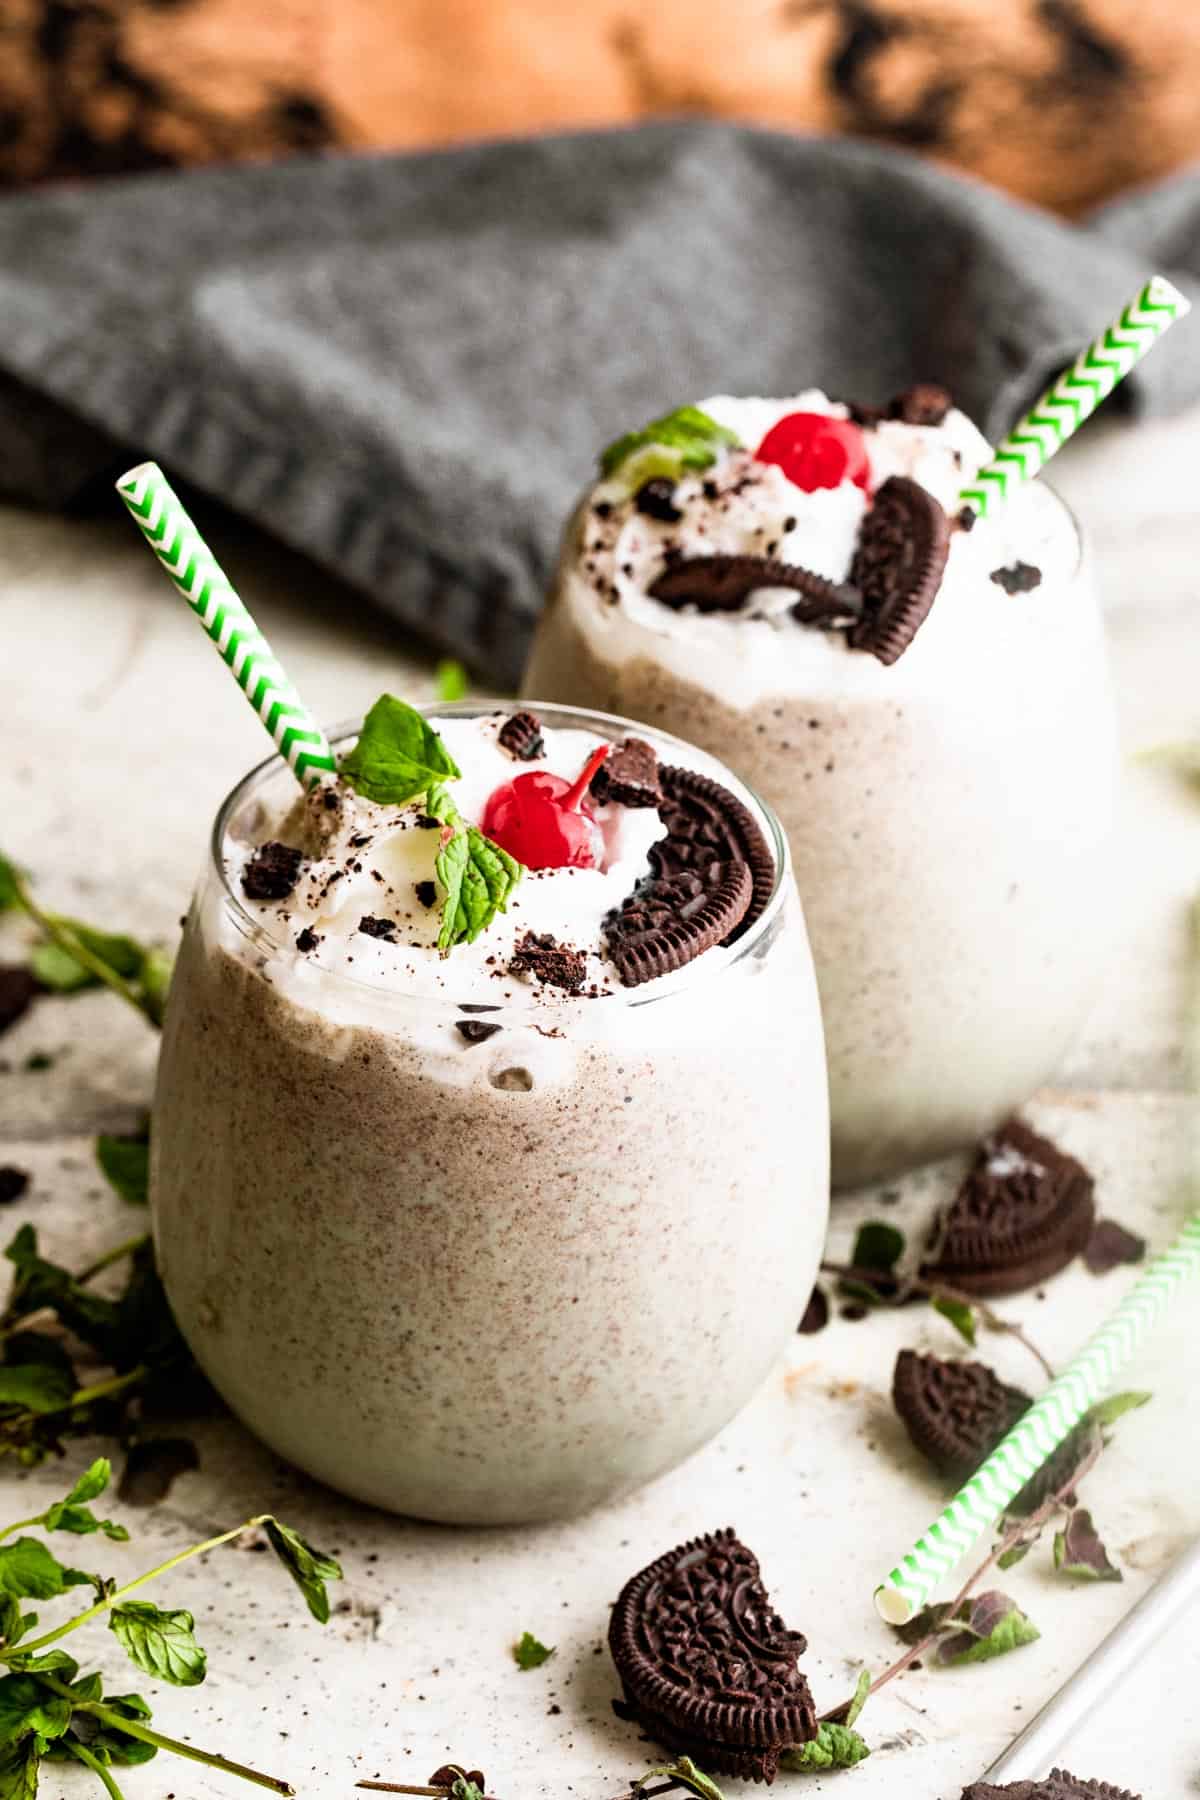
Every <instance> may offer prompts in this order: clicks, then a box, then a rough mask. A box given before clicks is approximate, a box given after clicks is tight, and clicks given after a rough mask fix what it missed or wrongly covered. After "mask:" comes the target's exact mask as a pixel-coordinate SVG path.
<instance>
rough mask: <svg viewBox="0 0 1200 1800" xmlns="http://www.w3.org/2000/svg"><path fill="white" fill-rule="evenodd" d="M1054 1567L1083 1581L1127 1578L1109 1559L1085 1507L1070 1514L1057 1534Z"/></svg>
mask: <svg viewBox="0 0 1200 1800" xmlns="http://www.w3.org/2000/svg"><path fill="white" fill-rule="evenodd" d="M1054 1567H1055V1568H1056V1569H1057V1570H1058V1572H1059V1574H1060V1575H1071V1576H1074V1577H1075V1578H1076V1579H1077V1580H1079V1581H1123V1580H1124V1579H1125V1577H1124V1576H1123V1575H1122V1574H1121V1571H1120V1569H1118V1568H1116V1567H1114V1565H1113V1564H1112V1563H1111V1562H1110V1561H1109V1560H1108V1551H1107V1550H1106V1549H1105V1548H1104V1545H1103V1544H1102V1543H1101V1542H1100V1534H1099V1533H1098V1532H1097V1530H1096V1527H1095V1525H1094V1524H1093V1523H1092V1515H1091V1513H1090V1512H1089V1511H1088V1510H1087V1508H1086V1507H1085V1506H1077V1507H1075V1508H1074V1509H1073V1510H1072V1511H1071V1512H1069V1513H1068V1514H1067V1522H1066V1525H1065V1526H1064V1527H1063V1529H1062V1530H1061V1531H1057V1532H1055V1534H1054Z"/></svg>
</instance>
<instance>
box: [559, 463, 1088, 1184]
mask: <svg viewBox="0 0 1200 1800" xmlns="http://www.w3.org/2000/svg"><path fill="white" fill-rule="evenodd" d="M1036 505H1037V508H1038V514H1037V516H1038V519H1039V521H1040V525H1041V528H1042V529H1043V530H1044V532H1045V534H1046V536H1047V537H1048V538H1049V539H1051V540H1053V539H1054V538H1056V537H1059V534H1062V535H1061V538H1060V544H1061V547H1062V548H1063V550H1064V551H1065V552H1066V553H1065V554H1064V555H1063V556H1061V557H1060V558H1059V559H1058V562H1059V565H1060V567H1059V571H1058V573H1057V574H1055V573H1054V572H1053V570H1052V569H1049V568H1048V569H1047V572H1046V574H1045V575H1044V577H1043V580H1042V583H1041V585H1040V586H1039V587H1038V588H1037V589H1036V590H1035V591H1033V592H1029V593H1012V592H1005V591H1004V590H1003V588H1002V587H1001V586H1000V585H998V584H997V580H996V576H997V575H998V574H1002V573H1006V571H995V572H989V570H988V567H987V562H986V560H984V561H982V562H980V560H979V557H978V555H976V553H975V547H974V545H972V544H970V542H968V546H967V547H965V548H964V551H963V555H964V556H966V557H967V558H968V560H967V561H966V562H965V564H964V563H963V562H962V560H961V558H960V564H959V567H958V568H957V570H956V574H955V583H954V589H953V592H952V593H949V592H947V593H945V594H943V595H942V596H940V597H939V599H938V600H937V601H936V602H935V604H934V607H933V610H932V612H931V614H930V616H929V619H928V621H927V622H926V623H925V624H924V625H923V626H922V627H921V630H920V631H919V632H918V634H917V636H916V638H915V639H914V641H913V643H912V646H911V647H910V648H909V649H908V650H907V651H906V652H905V654H904V655H903V656H902V657H901V658H900V660H899V661H898V662H897V663H896V664H895V665H894V666H893V667H891V668H884V667H882V666H881V665H880V664H879V663H878V662H877V661H876V660H875V658H874V657H872V656H870V655H868V654H866V653H864V652H852V651H846V650H845V649H844V648H843V647H842V646H840V644H839V645H837V646H834V645H833V644H832V643H831V640H829V639H828V638H827V637H826V636H825V634H824V633H821V632H817V631H794V632H792V633H790V634H788V635H786V636H785V634H782V633H778V632H774V631H773V630H772V628H771V626H770V625H768V624H767V623H765V622H764V621H753V622H752V621H744V620H739V619H736V618H728V617H720V616H712V617H709V618H705V619H702V620H698V621H696V623H695V627H694V628H689V629H692V630H693V636H692V637H691V639H690V640H688V639H686V638H685V637H684V636H683V634H682V633H681V631H680V629H679V626H678V621H677V620H676V619H675V617H674V615H668V614H667V613H666V611H665V609H664V611H663V619H662V628H661V630H656V629H654V628H652V627H650V626H649V625H647V623H646V622H645V621H644V620H643V621H633V620H630V619H629V618H627V617H624V616H623V615H622V611H621V609H620V608H618V607H616V606H610V605H605V604H604V603H603V602H602V601H600V600H598V599H597V596H596V593H595V590H594V588H592V587H590V586H589V585H588V584H587V583H586V582H585V581H583V580H580V579H577V578H576V575H575V573H574V571H575V570H576V568H577V565H578V563H579V561H580V558H581V553H580V539H581V532H582V529H583V520H584V516H585V509H584V508H582V507H581V509H580V511H579V512H578V513H577V514H576V515H575V518H574V519H573V520H572V522H571V523H570V524H569V525H568V528H567V533H566V538H565V542H564V550H563V557H562V563H561V567H560V573H559V578H558V581H557V583H556V586H555V591H554V593H553V594H552V595H551V599H550V603H549V606H548V609H547V613H546V616H545V618H544V620H543V622H542V625H541V627H540V630H539V633H538V636H537V639H536V641H535V644H534V649H533V655H532V659H531V662H530V666H529V671H528V673H527V676H526V685H527V687H528V688H529V689H530V690H531V691H532V690H533V689H535V688H536V689H537V690H539V691H541V692H543V693H551V694H554V695H555V696H556V698H558V699H561V700H569V701H573V702H576V703H578V704H580V705H585V706H597V707H603V708H607V709H609V710H611V711H613V712H620V713H625V714H628V715H629V716H630V717H632V718H635V719H641V720H644V721H646V722H647V723H648V724H651V725H655V726H659V727H661V728H663V729H665V730H668V731H674V732H677V733H678V734H679V735H680V736H681V737H684V738H687V739H689V740H691V741H693V742H695V743H697V744H700V745H702V746H703V747H704V748H705V749H707V750H710V751H713V752H715V753H717V754H719V755H720V756H721V757H722V758H723V759H724V760H725V761H727V762H728V763H729V764H730V766H731V767H732V768H734V769H736V770H737V772H738V774H739V775H741V776H742V777H743V779H744V780H746V781H749V782H750V783H752V784H753V786H754V788H755V789H756V790H757V791H758V792H759V793H760V794H763V795H765V797H766V799H767V800H768V801H769V802H770V804H771V805H772V806H773V807H774V808H775V809H776V811H777V812H778V814H779V817H780V819H781V820H782V822H783V825H784V829H785V830H786V832H787V835H788V838H789V840H790V842H791V847H792V856H793V859H794V863H795V869H796V881H797V884H798V886H799V889H800V895H801V899H802V901H803V904H804V914H805V919H806V921H807V924H808V932H809V938H810V940H811V943H812V949H813V958H814V961H815V964H816V970H817V980H818V983H819V986H820V990H821V1004H822V1010H823V1013H824V1020H825V1041H826V1050H827V1054H828V1059H829V1090H830V1106H831V1114H832V1134H833V1179H834V1183H835V1185H837V1186H853V1185H855V1184H857V1183H859V1182H863V1181H867V1180H870V1179H874V1178H878V1177H882V1176H888V1175H893V1174H896V1173H898V1172H899V1171H901V1170H903V1169H905V1168H909V1167H911V1166H913V1165H914V1164H917V1163H921V1162H925V1161H928V1160H930V1159H931V1158H933V1157H936V1156H940V1155H944V1154H945V1153H946V1152H948V1151H950V1150H955V1149H958V1148H961V1147H964V1146H966V1145H969V1144H971V1143H973V1142H975V1141H976V1140H977V1139H978V1138H979V1137H980V1136H981V1135H982V1134H983V1133H984V1132H986V1131H988V1130H990V1129H992V1128H993V1127H994V1126H996V1125H997V1124H998V1123H999V1122H1000V1121H1001V1120H1002V1119H1004V1118H1005V1117H1006V1116H1007V1115H1008V1114H1009V1113H1010V1112H1011V1111H1012V1110H1013V1108H1014V1107H1016V1106H1019V1105H1020V1104H1021V1103H1022V1102H1023V1101H1025V1100H1027V1099H1028V1098H1029V1096H1030V1094H1031V1093H1033V1091H1034V1090H1035V1089H1036V1088H1038V1087H1039V1086H1041V1084H1042V1083H1043V1082H1044V1081H1046V1080H1047V1079H1048V1077H1049V1076H1050V1075H1051V1074H1052V1073H1053V1071H1054V1069H1055V1068H1056V1067H1057V1065H1058V1064H1059V1062H1060V1061H1061V1059H1062V1057H1063V1055H1064V1053H1065V1051H1066V1050H1067V1048H1068V1045H1069V1044H1070V1041H1071V1039H1072V1037H1073V1036H1074V1034H1075V1032H1076V1031H1077V1029H1078V1027H1079V1025H1080V1023H1081V1022H1082V1019H1083V1016H1084V1013H1085V1011H1086V1009H1087V1007H1088V1005H1089V1004H1090V1002H1091V1000H1092V998H1093V996H1094V994H1095V991H1096V988H1097V984H1098V981H1099V978H1100V974H1101V971H1102V968H1103V964H1104V958H1105V952H1106V950H1107V948H1108V946H1109V944H1110V943H1111V939H1112V935H1113V923H1114V911H1115V908H1114V902H1113V891H1114V883H1113V879H1112V877H1113V868H1112V849H1113V839H1112V826H1113V817H1114V802H1115V794H1116V774H1117V763H1116V721H1115V713H1114V707H1113V700H1112V694H1111V689H1110V685H1109V680H1108V671H1107V665H1106V658H1105V650H1104V642H1103V631H1102V627H1101V622H1100V615H1099V609H1098V606H1097V602H1096V597H1095V594H1094V592H1093V587H1092V582H1091V575H1090V569H1089V567H1088V564H1087V560H1086V558H1085V557H1084V556H1083V555H1082V552H1081V549H1080V543H1079V535H1078V529H1077V527H1076V525H1075V522H1074V520H1073V519H1072V517H1071V515H1070V513H1069V512H1068V510H1067V508H1066V507H1065V506H1064V505H1063V503H1062V502H1061V500H1059V498H1058V497H1057V495H1055V494H1053V493H1052V492H1051V491H1050V490H1049V489H1048V488H1047V487H1046V485H1045V484H1044V483H1039V484H1038V492H1037V494H1036ZM980 535H981V534H980ZM971 558H974V560H970V559H971ZM746 634H749V635H746Z"/></svg>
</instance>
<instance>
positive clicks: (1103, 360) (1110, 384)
mask: <svg viewBox="0 0 1200 1800" xmlns="http://www.w3.org/2000/svg"><path fill="white" fill-rule="evenodd" d="M1190 311H1191V301H1190V300H1188V299H1187V298H1185V296H1184V295H1183V294H1181V293H1180V292H1179V289H1178V288H1177V287H1173V286H1172V285H1171V283H1170V282H1169V281H1168V280H1167V279H1166V277H1165V276H1162V275H1152V276H1151V277H1150V280H1149V281H1148V282H1147V283H1146V285H1145V287H1144V288H1143V289H1142V290H1141V292H1140V293H1139V294H1135V295H1134V297H1133V299H1132V300H1131V301H1130V302H1129V304H1128V306H1127V307H1125V309H1124V311H1123V312H1121V313H1120V314H1119V315H1118V317H1117V318H1115V319H1114V320H1113V322H1112V324H1111V325H1108V326H1106V327H1105V329H1104V330H1103V331H1102V332H1101V334H1100V336H1099V337H1098V338H1097V339H1096V340H1095V342H1094V343H1092V344H1089V345H1088V347H1087V349H1086V350H1085V351H1084V352H1083V354H1082V355H1081V356H1078V357H1077V358H1076V359H1075V362H1074V364H1073V365H1072V367H1071V368H1069V369H1067V370H1066V372H1065V373H1064V374H1062V375H1060V376H1059V378H1058V380H1057V381H1056V382H1054V383H1053V385H1052V386H1051V387H1049V388H1047V389H1046V392H1045V393H1044V394H1043V395H1042V397H1041V399H1040V400H1039V401H1038V403H1037V405H1036V406H1034V407H1032V408H1031V410H1030V411H1029V412H1027V413H1026V414H1025V417H1024V418H1023V419H1021V420H1020V422H1019V423H1018V424H1016V425H1014V426H1013V428H1012V430H1011V431H1010V432H1009V434H1008V436H1007V437H1006V438H1005V439H1004V440H1003V442H1002V443H999V444H997V445H996V448H995V450H994V451H993V452H992V460H991V461H990V462H988V463H985V464H984V466H983V468H982V469H980V470H979V472H978V474H977V475H975V476H974V477H973V478H972V480H971V481H969V482H968V483H967V485H966V486H965V487H964V488H963V489H962V491H961V493H960V494H959V496H958V504H959V505H960V506H969V507H970V508H971V510H972V511H973V512H975V513H977V514H978V515H979V517H980V518H983V517H984V516H985V515H986V514H987V513H988V512H990V511H991V510H992V509H993V508H994V507H996V506H998V505H999V504H1000V502H1001V501H1002V500H1007V498H1008V497H1009V495H1010V494H1011V493H1012V492H1013V491H1014V489H1016V488H1018V487H1019V486H1020V485H1021V483H1022V482H1025V481H1030V480H1032V478H1033V477H1034V476H1035V475H1037V474H1039V473H1040V472H1041V470H1042V469H1043V468H1044V467H1045V465H1046V463H1047V462H1048V461H1049V460H1050V458H1051V457H1052V456H1053V455H1054V453H1055V451H1056V450H1061V449H1062V446H1063V445H1064V444H1065V443H1066V441H1067V439H1068V438H1069V437H1072V436H1073V435H1074V433H1075V432H1077V431H1078V430H1079V427H1080V426H1081V425H1082V424H1083V422H1084V420H1085V419H1090V418H1091V416H1092V414H1093V413H1094V412H1095V410H1096V408H1097V407H1098V406H1099V404H1100V402H1101V401H1102V400H1107V398H1108V396H1109V395H1110V394H1111V393H1112V391H1113V389H1114V388H1115V387H1116V385H1117V383H1118V382H1119V381H1123V380H1124V379H1125V377H1126V375H1128V374H1129V372H1130V370H1131V369H1132V368H1134V367H1135V366H1136V364H1137V363H1139V362H1140V361H1141V360H1142V358H1143V356H1145V354H1146V352H1147V350H1151V349H1153V347H1154V345H1155V344H1156V343H1157V342H1158V340H1159V338H1160V337H1161V336H1162V334H1163V332H1164V331H1166V330H1167V328H1168V326H1171V325H1173V324H1174V323H1175V321H1176V319H1182V318H1183V316H1184V314H1185V313H1187V312H1190Z"/></svg>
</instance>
